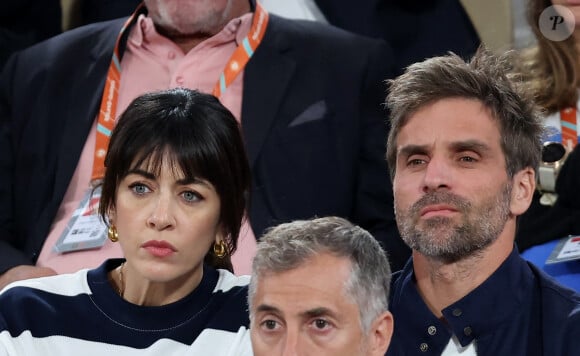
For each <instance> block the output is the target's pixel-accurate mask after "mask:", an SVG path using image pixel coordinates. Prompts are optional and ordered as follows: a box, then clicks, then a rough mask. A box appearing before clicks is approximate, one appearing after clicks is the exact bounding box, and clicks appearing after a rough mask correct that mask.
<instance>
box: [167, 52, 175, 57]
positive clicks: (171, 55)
mask: <svg viewBox="0 0 580 356" xmlns="http://www.w3.org/2000/svg"><path fill="white" fill-rule="evenodd" d="M167 58H169V59H174V58H175V52H173V51H169V52H168V53H167Z"/></svg>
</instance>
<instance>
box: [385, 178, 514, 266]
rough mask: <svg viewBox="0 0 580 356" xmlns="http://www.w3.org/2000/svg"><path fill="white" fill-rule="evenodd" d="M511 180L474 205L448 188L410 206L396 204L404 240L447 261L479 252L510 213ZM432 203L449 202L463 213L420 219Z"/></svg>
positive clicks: (493, 236) (425, 252)
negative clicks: (424, 210)
mask: <svg viewBox="0 0 580 356" xmlns="http://www.w3.org/2000/svg"><path fill="white" fill-rule="evenodd" d="M511 188H512V187H511V184H509V183H506V184H505V185H504V186H503V188H502V189H500V191H499V193H498V194H496V195H495V196H492V197H490V198H489V199H487V200H485V201H483V202H481V204H479V205H477V206H474V205H473V204H472V203H471V202H470V201H468V200H467V199H464V198H462V197H459V196H457V195H455V194H452V193H449V192H432V193H428V194H426V195H424V196H423V197H422V198H421V199H419V200H418V201H417V202H415V203H414V204H413V205H412V206H411V208H410V209H408V210H406V211H403V210H402V209H401V208H399V207H398V206H397V207H395V213H396V218H397V224H398V226H399V230H400V232H401V237H402V238H403V241H405V243H406V244H407V245H408V246H409V247H410V248H412V249H413V250H416V251H418V252H420V253H421V254H423V255H425V256H427V257H430V258H433V259H435V260H438V261H441V262H444V263H453V262H457V261H460V260H462V259H465V258H467V257H470V256H472V255H475V254H477V253H478V252H479V251H481V250H483V249H484V248H486V247H487V246H489V245H491V244H492V243H493V242H494V241H496V240H497V238H498V237H499V235H500V233H501V232H502V230H503V228H504V226H505V223H506V221H507V220H508V218H509V215H510V207H509V205H510V196H511ZM433 204H448V205H451V206H453V207H454V208H455V209H457V211H458V213H459V215H460V217H459V219H460V220H459V221H458V222H456V220H457V219H454V218H450V217H441V216H439V217H433V218H429V219H426V220H424V221H420V219H419V217H420V216H419V215H420V211H421V209H423V208H424V207H425V206H428V205H433Z"/></svg>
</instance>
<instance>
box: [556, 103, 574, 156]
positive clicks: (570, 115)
mask: <svg viewBox="0 0 580 356" xmlns="http://www.w3.org/2000/svg"><path fill="white" fill-rule="evenodd" d="M560 123H561V125H562V144H563V145H564V147H566V148H569V149H572V148H574V147H575V146H576V145H577V144H578V126H577V122H576V108H566V109H562V110H560Z"/></svg>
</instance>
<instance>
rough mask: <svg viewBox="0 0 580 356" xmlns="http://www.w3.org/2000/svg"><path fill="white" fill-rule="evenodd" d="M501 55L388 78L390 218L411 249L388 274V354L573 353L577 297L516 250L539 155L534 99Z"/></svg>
mask: <svg viewBox="0 0 580 356" xmlns="http://www.w3.org/2000/svg"><path fill="white" fill-rule="evenodd" d="M508 63H509V57H508V56H504V57H499V58H498V57H494V56H493V55H492V54H490V53H489V52H488V51H486V50H485V49H480V50H478V52H477V53H476V55H475V56H474V57H473V58H472V59H471V61H469V62H467V63H466V62H465V61H463V60H462V59H461V58H460V57H459V56H457V55H455V54H450V55H447V56H442V57H435V58H431V59H428V60H425V61H424V62H421V63H416V64H414V65H411V66H410V67H408V69H407V70H406V72H405V73H404V74H403V75H401V76H400V77H398V78H396V79H395V80H392V81H390V84H391V87H390V93H389V95H388V97H387V106H388V107H389V109H390V110H391V114H392V125H391V132H390V134H389V138H388V143H387V160H388V163H389V166H390V169H391V178H392V180H393V192H394V198H395V214H396V219H397V225H398V226H399V230H400V232H401V236H402V238H403V240H404V241H405V242H406V243H407V244H408V245H409V246H410V247H411V248H412V250H413V252H412V257H411V259H410V261H409V262H408V263H407V265H406V266H405V268H404V269H403V270H402V271H401V272H400V273H398V274H396V275H395V276H394V277H393V283H392V289H391V293H390V300H389V305H390V310H391V312H392V313H393V316H394V319H395V320H396V325H395V332H394V335H393V342H392V344H391V347H390V348H389V352H388V355H526V356H529V355H577V354H578V350H580V338H578V335H580V296H578V295H577V294H575V293H574V292H573V291H571V290H568V289H566V288H564V287H562V286H560V285H558V284H557V283H556V282H555V281H553V280H552V279H551V278H550V277H548V276H547V275H545V274H544V273H543V272H542V271H540V270H539V269H538V268H536V267H535V266H533V265H532V264H530V263H528V262H526V261H524V260H523V259H522V258H521V257H520V256H519V254H518V251H517V248H515V247H514V237H515V231H516V221H517V217H518V216H519V215H521V214H522V213H523V212H524V211H525V210H526V209H527V208H528V206H529V204H530V201H531V198H532V195H533V193H534V189H535V182H536V169H537V167H538V163H539V159H540V151H541V143H540V134H541V130H542V125H541V123H540V121H539V118H538V115H537V112H536V110H535V107H534V105H533V101H531V100H528V98H526V95H525V93H524V92H523V91H522V90H521V88H519V87H518V86H517V85H516V83H517V81H513V80H512V79H510V78H509V76H508V74H507V70H508V69H509V66H508Z"/></svg>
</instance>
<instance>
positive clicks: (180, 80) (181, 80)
mask: <svg viewBox="0 0 580 356" xmlns="http://www.w3.org/2000/svg"><path fill="white" fill-rule="evenodd" d="M175 82H177V84H179V85H181V84H183V77H181V76H180V77H177V78H175Z"/></svg>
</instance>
